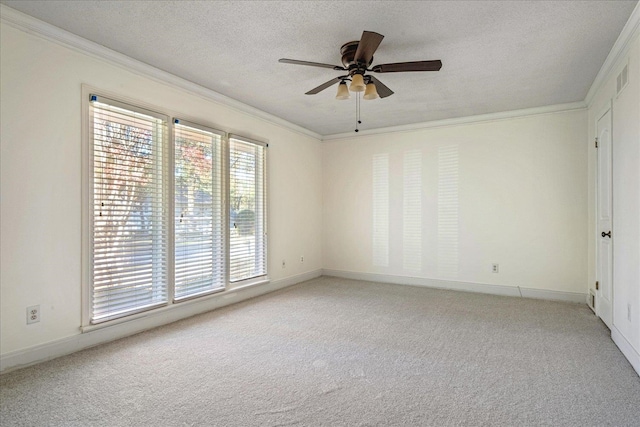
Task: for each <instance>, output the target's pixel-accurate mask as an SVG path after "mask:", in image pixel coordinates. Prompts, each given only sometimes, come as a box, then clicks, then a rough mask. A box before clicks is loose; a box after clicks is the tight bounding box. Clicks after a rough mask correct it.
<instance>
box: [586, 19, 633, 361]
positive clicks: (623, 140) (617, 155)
mask: <svg viewBox="0 0 640 427" xmlns="http://www.w3.org/2000/svg"><path fill="white" fill-rule="evenodd" d="M630 45H631V46H630V49H629V53H628V54H627V55H624V56H622V57H621V58H620V59H619V60H618V61H617V63H616V64H615V65H614V66H613V67H612V70H611V73H610V74H609V75H607V76H606V79H605V81H604V83H603V84H602V86H601V87H600V88H599V89H598V91H597V92H596V94H595V96H594V97H593V99H592V100H591V102H590V105H589V228H588V230H589V231H588V233H589V234H588V238H589V283H590V285H591V287H592V288H593V284H594V283H595V280H596V262H595V260H596V239H597V237H596V232H597V230H596V220H595V218H596V213H595V212H596V210H595V209H596V164H597V163H596V161H597V151H596V149H595V148H594V146H593V141H594V138H595V137H596V122H597V120H598V118H599V116H600V114H601V113H602V112H603V111H604V109H605V108H606V106H607V105H609V104H611V106H612V118H613V123H612V147H613V230H612V231H613V239H612V243H613V254H614V264H613V330H612V333H613V334H614V340H616V343H617V344H618V345H619V346H620V347H621V349H622V350H623V351H625V354H626V355H627V357H628V358H629V359H630V360H631V361H632V363H634V366H635V368H636V370H638V372H640V30H636V34H635V37H634V38H633V39H632V41H631V42H630ZM627 62H628V64H629V85H628V86H627V87H626V88H625V89H624V90H623V91H622V92H621V93H620V95H619V96H616V77H617V75H618V74H619V73H620V71H621V69H622V67H624V65H625V64H627ZM628 305H631V319H628V318H627V306H628ZM616 334H619V335H621V336H622V337H620V336H619V335H618V336H616ZM619 338H622V339H619ZM625 341H626V342H625ZM625 346H626V348H625Z"/></svg>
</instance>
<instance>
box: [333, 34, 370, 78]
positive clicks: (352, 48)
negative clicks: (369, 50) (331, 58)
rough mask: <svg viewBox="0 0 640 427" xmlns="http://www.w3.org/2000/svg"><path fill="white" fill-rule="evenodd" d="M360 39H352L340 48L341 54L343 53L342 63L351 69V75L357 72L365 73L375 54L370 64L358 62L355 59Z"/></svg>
mask: <svg viewBox="0 0 640 427" xmlns="http://www.w3.org/2000/svg"><path fill="white" fill-rule="evenodd" d="M358 44H359V41H358V40H356V41H352V42H348V43H345V44H343V45H342V47H341V48H340V54H341V55H342V65H344V67H345V68H347V69H348V70H349V74H350V75H354V74H355V73H356V72H359V73H360V74H364V72H365V71H366V69H367V68H368V67H369V66H370V65H371V63H372V62H373V56H372V57H371V60H370V61H369V63H368V64H357V63H356V61H355V56H356V51H357V50H358Z"/></svg>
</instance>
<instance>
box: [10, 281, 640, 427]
mask: <svg viewBox="0 0 640 427" xmlns="http://www.w3.org/2000/svg"><path fill="white" fill-rule="evenodd" d="M0 417H1V418H0V424H1V425H2V426H3V427H5V426H18V425H22V426H181V425H202V426H276V425H309V426H340V425H349V426H352V425H354V426H355V425H363V426H364V425H366V426H370V425H398V426H400V425H402V426H404V425H433V426H446V425H469V426H475V425H500V426H539V425H553V426H559V425H575V426H603V425H611V426H640V378H638V376H637V374H636V373H635V371H634V370H633V369H632V367H631V366H630V365H629V363H628V362H627V361H626V359H625V358H624V356H623V355H622V354H621V353H620V351H619V350H618V349H617V348H616V346H615V345H614V344H613V342H612V341H611V340H610V338H609V332H608V330H607V329H606V327H605V326H604V325H603V324H602V323H601V322H600V321H599V320H598V319H597V318H596V317H595V316H594V315H593V314H592V313H591V312H590V311H589V309H588V308H587V307H586V305H579V304H567V303H560V302H549V301H539V300H530V299H520V298H509V297H497V296H491V295H482V294H472V293H462V292H453V291H444V290H435V289H426V288H418V287H410V286H398V285H386V284H378V283H368V282H358V281H352V280H343V279H336V278H330V277H322V278H319V279H315V280H312V281H309V282H306V283H303V284H300V285H296V286H294V287H291V288H287V289H285V290H282V291H279V292H276V293H273V294H270V295H266V296H263V297H260V298H256V299H253V300H250V301H247V302H244V303H240V304H237V305H234V306H230V307H227V308H224V309H220V310H217V311H214V312H210V313H207V314H204V315H200V316H197V317H193V318H190V319H186V320H183V321H180V322H177V323H174V324H172V325H169V326H165V327H162V328H158V329H155V330H152V331H149V332H145V333H142V334H139V335H136V336H133V337H129V338H126V339H122V340H119V341H116V342H113V343H110V344H106V345H103V346H100V347H96V348H93V349H89V350H85V351H82V352H79V353H76V354H73V355H70V356H66V357H62V358H59V359H56V360H53V361H50V362H46V363H42V364H40V365H37V366H33V367H29V368H25V369H22V370H19V371H16V372H11V373H8V374H5V375H2V376H0Z"/></svg>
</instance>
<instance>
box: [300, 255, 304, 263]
mask: <svg viewBox="0 0 640 427" xmlns="http://www.w3.org/2000/svg"><path fill="white" fill-rule="evenodd" d="M303 262H304V255H303V256H300V263H303Z"/></svg>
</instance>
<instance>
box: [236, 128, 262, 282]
mask: <svg viewBox="0 0 640 427" xmlns="http://www.w3.org/2000/svg"><path fill="white" fill-rule="evenodd" d="M264 164H265V146H264V145H262V144H260V143H256V142H253V141H250V140H248V139H244V138H240V137H237V136H235V135H232V136H231V138H229V193H230V194H229V201H230V209H229V224H230V225H231V233H230V239H229V246H230V249H229V252H230V257H229V263H230V268H229V270H230V271H229V275H230V281H231V282H237V281H240V280H245V279H251V278H255V277H259V276H264V275H266V274H267V266H266V264H267V262H266V261H267V260H266V255H267V251H266V249H267V242H266V230H265V222H266V215H265V178H264V175H265V170H264V169H265V168H264Z"/></svg>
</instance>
